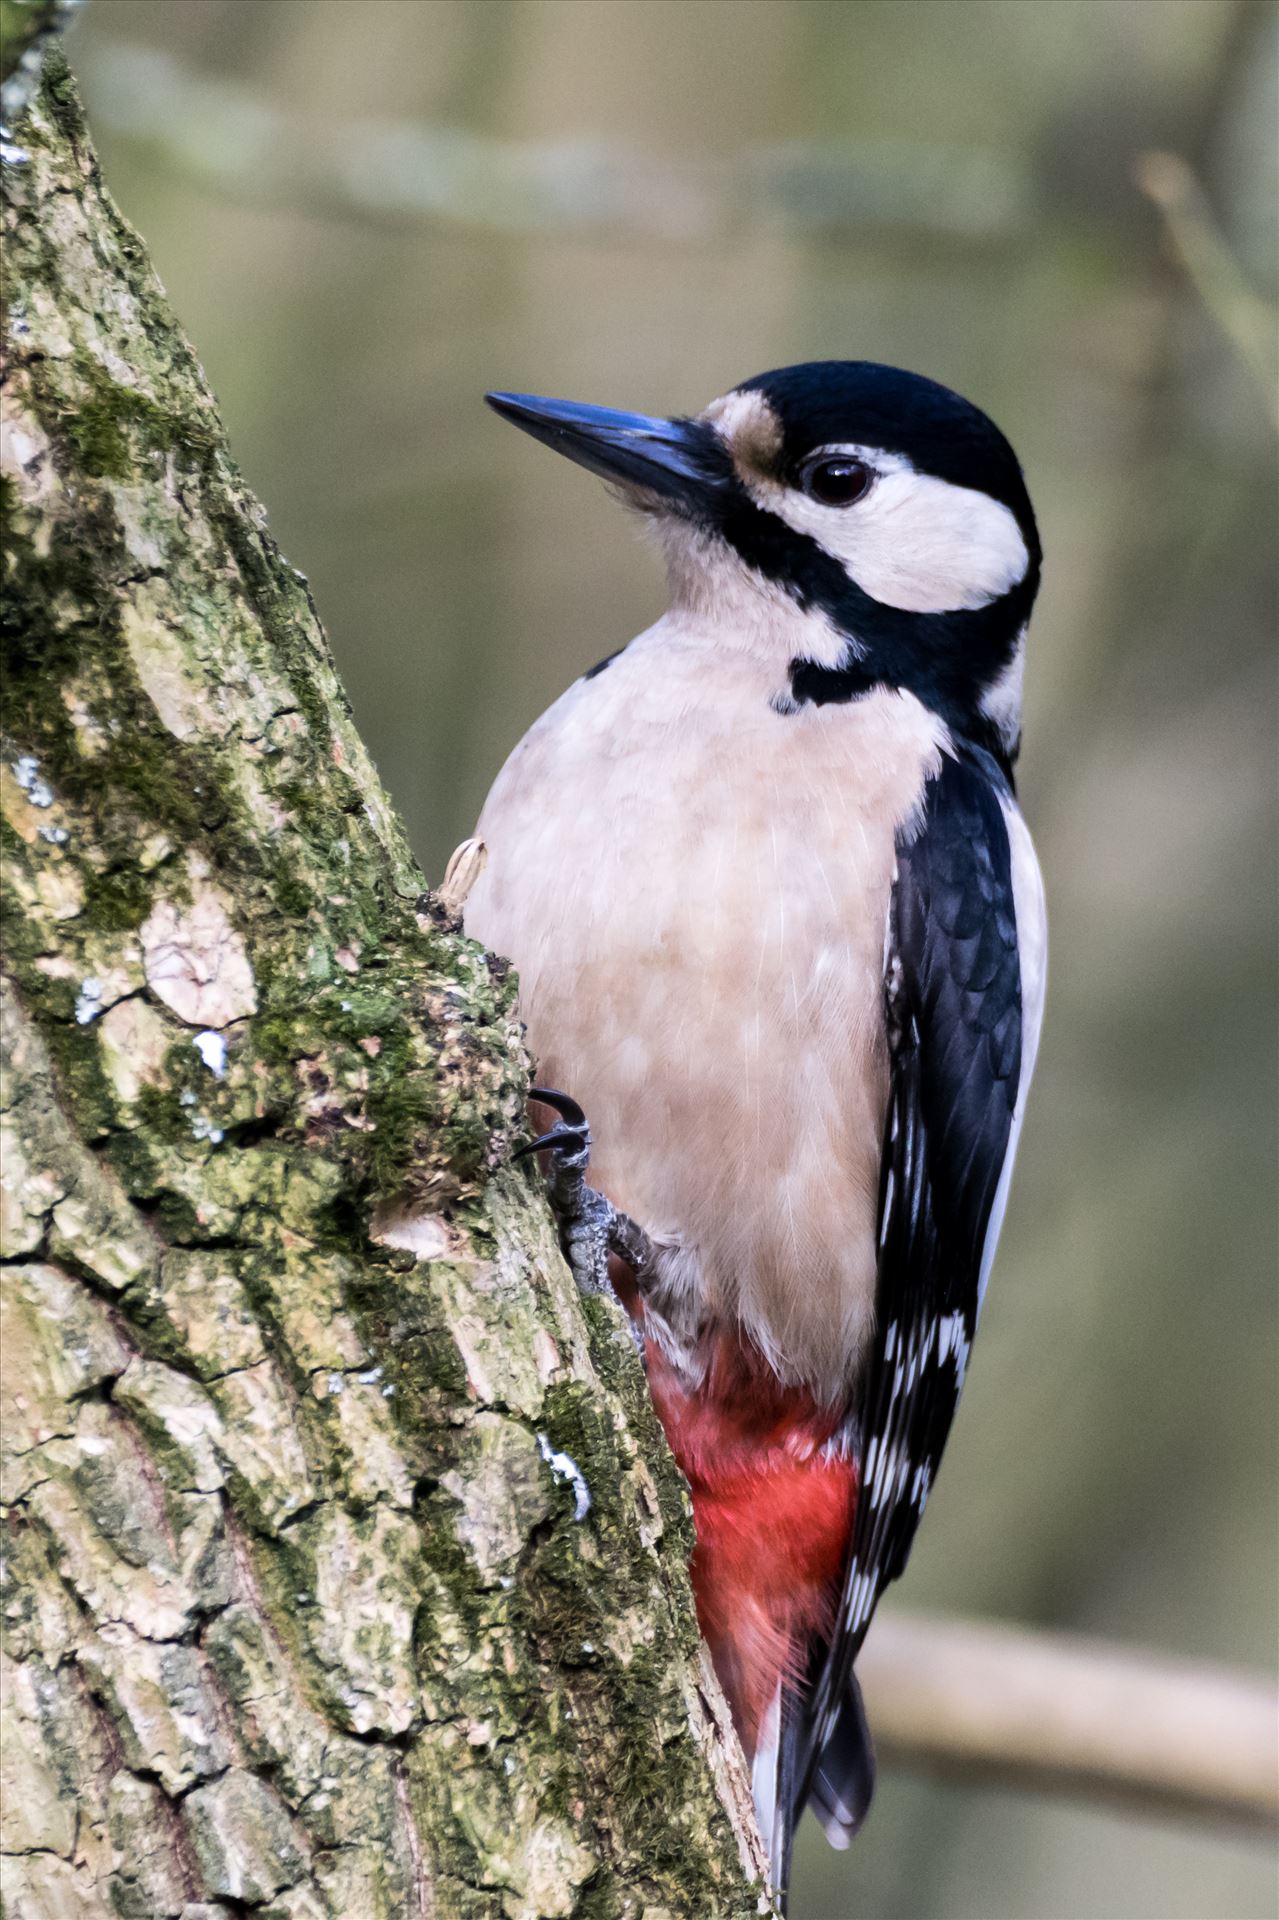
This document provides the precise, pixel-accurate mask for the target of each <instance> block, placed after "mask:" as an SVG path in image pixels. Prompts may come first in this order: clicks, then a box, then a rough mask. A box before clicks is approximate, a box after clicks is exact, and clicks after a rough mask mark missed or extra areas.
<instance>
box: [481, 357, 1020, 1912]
mask: <svg viewBox="0 0 1279 1920" xmlns="http://www.w3.org/2000/svg"><path fill="white" fill-rule="evenodd" d="M491 398H492V399H493V404H494V405H495V406H496V407H497V409H498V411H499V412H501V413H503V414H504V415H505V416H506V417H507V418H509V419H511V420H513V421H515V423H516V424H518V425H520V426H521V427H523V428H524V429H525V430H526V431H528V432H530V433H531V434H533V435H534V436H535V437H536V438H538V439H540V440H542V441H544V442H546V443H547V444H549V445H551V446H553V447H556V448H557V449H559V450H560V451H563V452H565V453H567V454H568V455H569V456H570V457H571V458H573V459H574V460H576V461H577V462H579V463H580V464H581V465H584V466H586V467H588V468H590V469H591V470H592V471H594V472H596V473H598V474H600V475H602V476H603V477H604V478H606V479H607V480H609V481H610V482H612V483H613V484H614V485H615V486H617V487H618V488H619V489H620V490H621V491H622V492H623V493H624V494H625V495H626V496H627V497H628V498H629V499H630V500H631V501H632V502H633V504H635V505H636V506H638V507H639V508H640V510H641V511H642V512H643V513H644V515H645V516H646V518H647V520H648V522H649V524H650V525H651V526H652V528H653V530H654V532H655V533H656V536H657V538H658V541H659V543H660V545H661V547H662V550H663V552H664V554H665V557H666V561H667V568H668V575H669V579H670V587H671V596H672V606H671V610H670V612H669V613H668V614H667V615H666V616H665V617H664V618H663V619H662V620H659V621H658V622H657V623H656V625H655V626H654V627H653V628H651V629H650V630H649V631H648V632H647V633H645V634H642V635H641V636H639V638H638V639H636V640H634V641H632V642H631V643H630V644H629V645H628V646H627V647H625V648H624V649H622V650H620V651H619V652H616V653H613V654H610V655H609V656H608V658H607V659H605V660H602V661H601V662H600V664H599V666H598V667H596V668H593V669H592V670H591V671H590V672H589V673H588V674H586V675H585V676H584V677H583V679H582V680H580V681H578V682H577V683H576V685H575V686H574V687H572V688H570V690H569V691H568V693H566V694H565V695H564V696H563V697H562V698H561V699H560V700H559V701H557V702H556V704H555V705H554V706H553V707H552V708H551V709H550V710H549V712H548V713H547V714H545V715H544V716H543V718H542V719H541V720H540V721H538V723H537V724H536V725H535V726H534V727H533V728H532V729H531V730H530V732H529V734H528V735H527V736H526V737H525V739H524V740H523V741H522V742H521V743H520V744H519V746H518V747H517V748H516V749H515V751H514V752H513V754H512V755H511V758H510V760H509V761H508V762H507V765H506V767H505V768H504V769H503V770H502V773H501V774H500V775H499V778H498V780H497V782H496V783H495V785H494V788H493V791H492V793H491V795H490V797H489V800H488V803H487V804H486V807H485V810H484V813H483V815H482V817H481V821H480V825H479V828H478V833H479V836H480V837H481V838H482V839H483V841H484V842H485V845H486V847H487V850H488V863H487V866H485V867H484V869H483V872H482V875H481V877H480V879H479V880H478V881H477V882H476V885H475V889H474V892H473V894H472V895H471V897H470V898H469V899H468V902H467V906H466V925H467V927H468V930H469V931H471V932H473V933H475V934H477V935H478V936H479V937H480V938H481V939H483V940H485V941H486V942H487V943H488V944H489V945H491V946H494V947H497V948H498V949H499V950H501V951H502V952H504V953H506V954H508V955H510V957H511V958H513V959H514V961H515V963H516V966H517V968H518V970H519V974H520V982H521V989H520V995H521V997H520V1005H521V1010H522V1012H523V1015H524V1018H525V1020H526V1021H527V1023H528V1027H529V1033H530V1038H531V1041H532V1044H533V1047H534V1050H535V1051H536V1053H537V1054H538V1055H539V1057H540V1060H541V1065H542V1077H543V1079H544V1080H546V1081H547V1082H550V1083H555V1084H558V1085H559V1086H560V1087H564V1088H567V1089H569V1091H570V1092H571V1093H572V1094H573V1096H574V1097H575V1098H576V1099H577V1100H579V1101H580V1102H581V1104H582V1106H583V1107H585V1109H586V1111H587V1113H588V1115H589V1116H590V1120H591V1124H592V1132H593V1135H594V1158H593V1160H592V1180H593V1182H594V1183H595V1184H596V1186H597V1187H598V1189H599V1191H600V1192H601V1193H602V1194H603V1195H605V1196H606V1197H607V1200H608V1201H609V1202H611V1203H612V1204H613V1205H614V1206H615V1207H616V1208H618V1209H620V1210H623V1211H624V1212H625V1213H626V1214H627V1215H630V1216H632V1220H631V1222H630V1223H629V1225H630V1227H631V1231H632V1241H631V1243H630V1244H634V1241H633V1233H634V1222H638V1223H639V1226H640V1227H641V1228H643V1229H645V1230H646V1235H647V1246H646V1251H645V1254H644V1259H643V1262H642V1266H643V1276H642V1281H643V1283H642V1287H641V1293H642V1304H641V1307H640V1309H639V1311H640V1313H641V1325H642V1328H643V1333H644V1336H645V1341H646V1348H647V1355H648V1369H649V1384H650V1388H651V1390H652V1394H653V1399H654V1403H655V1405H656V1407H657V1410H658V1413H659V1415H660V1417H661V1419H662V1422H663V1425H664V1426H665V1429H666V1432H667V1436H668V1438H669V1440H670V1442H671V1446H672V1448H673V1450H674V1452H675V1455H676V1458H677V1459H678V1461H679V1462H680V1465H681V1466H682V1467H683V1469H684V1471H685V1474H686V1475H687V1477H688V1479H689V1483H690V1486H691V1489H692V1496H693V1507H694V1515H695V1520H696V1525H697V1541H698V1544H697V1551H696V1554H695V1556H694V1561H693V1578H694V1587H695V1591H696V1594H697V1599H698V1607H699V1615H700V1618H701V1623H702V1628H703V1632H704V1634H705V1636H706V1639H707V1641H708V1643H709V1645H710V1648H711V1652H712V1656H713V1658H714V1660H715V1664H716V1668H717V1671H718V1672H719V1674H720V1677H721V1680H722V1681H723V1684H724V1687H725V1690H726V1691H727V1693H728V1696H729V1700H730V1705H731V1706H732V1710H733V1716H734V1721H735V1724H736V1725H737V1728H738V1731H739V1733H740V1734H741V1737H742V1742H743V1745H744V1747H745V1749H746V1752H747V1756H748V1758H749V1759H750V1760H751V1763H752V1770H753V1779H754V1786H755V1798H756V1807H757V1811H758V1814H759V1819H760V1825H761V1829H762V1831H763V1833H764V1836H765V1840H766V1842H767V1844H768V1848H769V1855H770V1860H771V1863H772V1875H773V1879H774V1882H775V1884H776V1885H777V1886H779V1887H780V1888H783V1889H784V1887H785V1884H786V1879H787V1875H788V1871H789V1857H790V1843H791V1835H792V1831H793V1826H794V1822H795V1820H796V1818H797V1817H798V1814H799V1812H800V1811H801V1810H802V1807H803V1805H804V1804H805V1801H806V1800H807V1799H811V1802H812V1804H813V1806H814V1808H815V1811H816V1812H817V1813H818V1816H819V1817H820V1818H821V1819H822V1821H823V1824H824V1825H825V1827H826V1830H827V1832H828V1834H829V1835H830V1837H831V1838H832V1840H834V1841H835V1843H836V1844H844V1843H846V1840H847V1837H848V1835H849V1834H850V1833H851V1832H852V1831H853V1830H854V1829H855V1827H856V1825H857V1824H858V1822H859V1821H860V1819H861V1817H862V1815H863V1814H864V1811H865V1807H866V1804H867V1801H868V1799H869V1794H870V1790H871V1786H872V1783H873V1758H872V1754H871V1748H870V1741H869V1736H868V1733H867V1730H866V1724H865V1717H864V1714H863V1712H862V1709H861V1702H860V1696H859V1694H858V1691H857V1686H856V1679H855V1675H854V1670H853V1663H854V1660H855V1657H856V1654H857V1651H858V1648H859V1647H860V1645H861V1642H862V1639H863V1637H864V1635H865V1632H866V1628H867V1626H868V1624H869V1622H870V1619H871V1615H872V1613H873V1611H874V1607H875V1604H876V1602H877V1600H878V1598H879V1596H880V1594H881V1592H882V1590H883V1588H884V1586H885V1585H886V1584H887V1583H888V1582H889V1581H890V1580H892V1579H894V1578H896V1577H897V1576H898V1575H899V1574H900V1573H901V1571H902V1570H903V1568H904V1566H905V1563H906V1557H907V1554H908V1552H909V1549H910V1544H911V1541H912V1539H913V1536H914V1532H915V1528H916V1526H917V1525H918V1522H919V1517H920V1514H921V1512H922V1509H923V1505H924V1502H925V1500H926V1498H927V1494H928V1490H929V1488H930V1486H931V1484H932V1481H933V1477H934V1475H935V1473H936V1470H937V1465H938V1461H939V1459H940V1456H941V1452H942V1449H943V1447H944V1444H945V1440H946V1436H947V1433H948V1432H949V1429H950V1424H951V1420H952V1418H953V1415H954V1411H955V1405H956V1402H957V1400H958V1397H959V1392H960V1389H961V1387H962V1384H963V1378H964V1373H965V1370H966V1367H967V1364H968V1357H969V1351H970V1348H971V1344H972V1340H973V1337H974V1334H975V1332H976V1326H977V1318H978V1314H979V1311H980V1306H981V1300H982V1295H983V1292H984V1288H985V1283H986V1279H987V1277H988V1274H989V1270H990V1264H991V1260H992V1258H993V1254H994V1246H995V1241H996V1239H997V1236H998V1231H999V1226H1000V1222H1001V1220H1002V1216H1003V1210H1004V1205H1005V1203H1006V1200H1007V1194H1008V1185H1009V1180H1010V1177H1011V1170H1012V1162H1013V1155H1014V1152H1015V1148H1016V1143H1017V1135H1018V1130H1019V1128H1020V1124H1021V1118H1022V1114H1023V1111H1024V1106H1025V1098H1026V1091H1027V1086H1028V1083H1029V1077H1030V1072H1031V1069H1032V1066H1033V1062H1034V1055H1035V1048H1036V1045H1037V1041H1038V1032H1039V1023H1040V1015H1041V1010H1042V996H1043V981H1044V918H1043V901H1042V892H1041V889H1040V883H1039V876H1038V868H1037V866H1036V863H1035V859H1034V853H1033V850H1032V848H1031V845H1030V840H1029V836H1028V834H1027V832H1026V829H1025V826H1024V823H1023V822H1022V819H1021V816H1020V813H1019V811H1018V809H1017V804H1016V800H1015V798H1014V794H1013V788H1012V766H1013V763H1014V761H1015V759H1016V756H1017V752H1018V747H1019V743H1020V730H1021V720H1020V713H1021V680H1022V668H1023V660H1024V647H1025V636H1026V626H1027V622H1028V619H1029V615H1030V611H1031V607H1032V605H1033V602H1034V598H1035V593H1036V589H1037V587H1038V582H1039V568H1040V550H1039V540H1038V534H1037V530H1036V526H1035V520H1034V514H1033V512H1032V509H1031V505H1030V500H1029V497H1028V495H1027V492H1026V487H1025V482H1024V480H1023V478H1022V474H1021V469H1020V467H1019V465H1018V463H1017V460H1016V458H1015V456H1014V454H1013V452H1012V450H1011V448H1010V447H1009V445H1008V443H1007V441H1006V440H1005V439H1004V438H1003V436H1002V434H1000V433H999V431H998V429H997V428H995V427H994V426H993V424H992V423H991V422H990V421H989V420H988V419H987V418H986V416H985V415H984V414H982V413H981V412H979V410H978V409H977V408H975V407H973V406H971V405H970V404H969V403H968V402H967V401H965V400H963V399H961V398H960V397H959V396H958V395H956V394H953V393H951V392H949V391H948V390H947V389H946V388H944V387H940V386H938V385H936V383H934V382H932V381H928V380H924V379H921V378H920V377H918V376H916V375H912V374H907V373H902V372H900V371H898V370H896V369H893V368H886V367H880V366H875V365H871V364H867V363H863V362H825V363H819V364H815V365H811V366H804V367H792V368H784V369H781V370H780V371H777V372H774V373H771V374H766V375H761V376H760V377H759V378H758V379H756V380H751V381H747V382H745V383H744V384H743V385H742V386H740V387H737V388H734V389H733V390H732V391H731V392H730V393H728V394H726V395H724V396H723V397H722V398H721V399H719V400H717V401H714V402H713V403H712V404H711V405H710V406H709V407H707V408H706V409H705V410H704V412H703V413H702V414H701V415H699V416H698V417H697V418H696V419H675V420H666V419H656V418H648V417H645V416H640V415H631V414H618V413H612V412H608V411H605V410H602V409H599V408H591V407H581V406H577V405H575V404H571V403H566V402H561V401H547V400H542V399H534V398H530V397H529V396H526V395H497V396H491ZM640 1237H641V1239H643V1238H644V1237H645V1236H644V1235H641V1236H640ZM627 1258H628V1259H629V1258H630V1255H629V1254H628V1255H627ZM632 1264H634V1263H633V1262H632ZM797 1676H806V1678H797Z"/></svg>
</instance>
